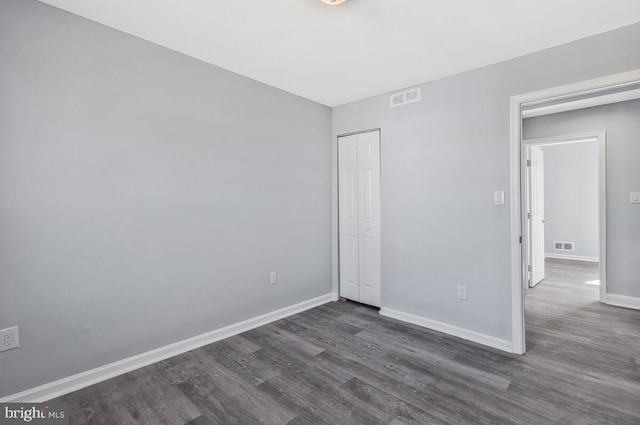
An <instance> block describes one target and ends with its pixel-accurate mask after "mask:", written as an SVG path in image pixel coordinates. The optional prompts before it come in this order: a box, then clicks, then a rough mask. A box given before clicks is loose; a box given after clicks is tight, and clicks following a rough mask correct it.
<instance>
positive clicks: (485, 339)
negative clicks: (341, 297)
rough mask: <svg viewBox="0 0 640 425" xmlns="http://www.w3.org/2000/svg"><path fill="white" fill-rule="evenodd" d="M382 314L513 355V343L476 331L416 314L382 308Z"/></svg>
mask: <svg viewBox="0 0 640 425" xmlns="http://www.w3.org/2000/svg"><path fill="white" fill-rule="evenodd" d="M380 314H381V315H383V316H387V317H391V318H392V319H397V320H402V321H404V322H409V323H413V324H414V325H418V326H422V327H425V328H428V329H432V330H434V331H438V332H442V333H445V334H448V335H452V336H455V337H458V338H462V339H465V340H467V341H471V342H477V343H478V344H482V345H486V346H488V347H492V348H496V349H498V350H502V351H506V352H508V353H513V344H512V343H511V341H507V340H504V339H500V338H496V337H493V336H490V335H485V334H482V333H479V332H475V331H470V330H468V329H464V328H459V327H457V326H453V325H449V324H447V323H443V322H438V321H436V320H431V319H427V318H426V317H422V316H417V315H415V314H410V313H405V312H403V311H398V310H392V309H390V308H384V307H383V308H381V309H380Z"/></svg>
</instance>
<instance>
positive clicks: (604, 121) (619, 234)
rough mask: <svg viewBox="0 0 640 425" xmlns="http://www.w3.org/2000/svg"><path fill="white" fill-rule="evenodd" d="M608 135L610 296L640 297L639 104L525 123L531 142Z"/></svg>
mask: <svg viewBox="0 0 640 425" xmlns="http://www.w3.org/2000/svg"><path fill="white" fill-rule="evenodd" d="M599 130H606V131H607V293H609V294H616V295H625V296H629V297H640V280H638V276H640V205H632V204H630V202H629V200H630V196H629V194H630V192H640V166H639V165H638V158H640V100H634V101H630V102H623V103H617V104H614V105H607V106H599V107H596V108H589V109H583V110H580V111H572V112H565V113H562V114H554V115H549V116H545V117H538V118H530V119H527V120H525V126H524V128H523V131H524V134H525V135H526V136H527V137H530V138H536V137H547V136H556V135H561V134H571V133H581V132H586V131H599Z"/></svg>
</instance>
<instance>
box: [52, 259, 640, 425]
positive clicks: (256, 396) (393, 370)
mask: <svg viewBox="0 0 640 425" xmlns="http://www.w3.org/2000/svg"><path fill="white" fill-rule="evenodd" d="M547 265H548V267H547V279H545V280H544V281H543V282H542V283H541V284H540V285H538V286H537V287H536V288H534V289H531V290H529V291H528V292H527V296H526V306H527V309H526V323H527V335H526V336H527V343H528V352H527V354H526V355H525V356H516V355H510V354H506V353H503V352H500V351H497V350H493V349H490V348H485V347H483V346H480V345H477V344H474V343H469V342H465V341H462V340H460V339H457V338H453V337H449V336H446V335H444V334H441V333H438V332H433V331H429V330H426V329H423V328H420V327H418V326H414V325H410V324H407V323H403V322H399V321H396V320H393V319H389V318H385V317H382V316H380V315H379V314H378V313H377V311H375V310H373V309H369V308H367V307H363V306H361V305H357V304H354V303H340V302H338V303H330V304H326V305H324V306H321V307H318V308H315V309H313V310H310V311H307V312H304V313H301V314H298V315H295V316H292V317H290V318H288V319H285V320H280V321H278V322H275V323H272V324H270V325H267V326H264V327H261V328H258V329H255V330H252V331H250V332H246V333H244V334H242V335H239V336H236V337H233V338H230V339H227V340H224V341H221V342H218V343H215V344H211V345H209V346H206V347H203V348H200V349H197V350H194V351H191V352H188V353H185V354H183V355H180V356H177V357H174V358H172V359H169V360H166V361H163V362H160V363H157V364H154V365H151V366H148V367H145V368H143V369H140V370H137V371H134V372H131V373H128V374H126V375H122V376H120V377H117V378H114V379H111V380H109V381H106V382H102V383H99V384H96V385H94V386H91V387H89V388H85V389H83V390H80V391H77V392H75V393H72V394H69V395H66V396H64V397H61V398H60V401H64V402H68V403H70V405H71V410H72V416H71V423H72V424H110V425H113V424H194V425H195V424H197V425H202V424H224V425H230V424H238V425H250V424H289V425H301V424H310V425H317V424H331V425H342V424H366V425H375V424H385V425H400V424H535V425H542V424H629V425H637V424H640V311H634V310H628V309H623V308H617V307H611V306H605V305H601V304H600V303H598V301H597V297H598V287H597V286H595V285H592V284H587V283H585V282H587V281H592V280H596V279H597V266H595V265H592V264H585V263H578V262H567V261H557V260H548V263H547Z"/></svg>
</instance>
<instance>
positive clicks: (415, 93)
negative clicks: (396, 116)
mask: <svg viewBox="0 0 640 425" xmlns="http://www.w3.org/2000/svg"><path fill="white" fill-rule="evenodd" d="M415 102H420V88H417V89H411V90H407V91H404V92H402V93H395V94H392V95H391V96H390V97H389V107H391V108H395V107H397V106H402V105H406V104H408V103H415Z"/></svg>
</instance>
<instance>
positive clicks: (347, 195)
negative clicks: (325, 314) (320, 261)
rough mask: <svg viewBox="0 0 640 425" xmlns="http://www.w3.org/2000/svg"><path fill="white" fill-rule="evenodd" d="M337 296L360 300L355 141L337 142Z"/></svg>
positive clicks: (342, 138) (350, 139)
mask: <svg viewBox="0 0 640 425" xmlns="http://www.w3.org/2000/svg"><path fill="white" fill-rule="evenodd" d="M338 169H339V175H338V186H339V199H338V202H339V204H338V205H339V222H338V225H339V226H340V228H339V231H340V296H341V297H344V298H348V299H350V300H354V301H358V300H359V299H360V288H359V284H358V282H359V279H358V274H359V267H358V138H357V136H356V135H353V136H346V137H340V138H339V139H338Z"/></svg>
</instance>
